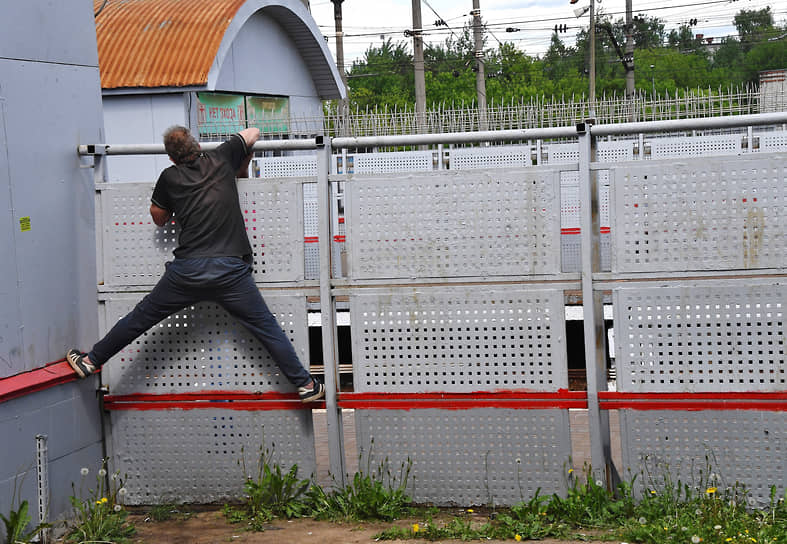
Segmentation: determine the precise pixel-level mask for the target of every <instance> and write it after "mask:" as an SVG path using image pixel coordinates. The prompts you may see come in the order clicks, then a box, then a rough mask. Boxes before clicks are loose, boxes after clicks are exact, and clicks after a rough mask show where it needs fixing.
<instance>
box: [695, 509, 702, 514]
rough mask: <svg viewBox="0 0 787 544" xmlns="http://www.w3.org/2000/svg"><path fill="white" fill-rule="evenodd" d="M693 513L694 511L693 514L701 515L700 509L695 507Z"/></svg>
mask: <svg viewBox="0 0 787 544" xmlns="http://www.w3.org/2000/svg"><path fill="white" fill-rule="evenodd" d="M694 513H695V514H697V515H698V516H701V515H702V510H700V509H699V508H697V509H696V510H695V511H694Z"/></svg>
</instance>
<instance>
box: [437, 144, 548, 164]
mask: <svg viewBox="0 0 787 544" xmlns="http://www.w3.org/2000/svg"><path fill="white" fill-rule="evenodd" d="M446 153H448V154H449V157H450V159H449V161H450V162H449V164H450V168H451V170H474V169H478V168H521V167H523V166H532V165H533V160H534V158H535V148H534V147H533V146H530V145H507V146H495V147H457V148H455V149H451V150H450V151H446Z"/></svg>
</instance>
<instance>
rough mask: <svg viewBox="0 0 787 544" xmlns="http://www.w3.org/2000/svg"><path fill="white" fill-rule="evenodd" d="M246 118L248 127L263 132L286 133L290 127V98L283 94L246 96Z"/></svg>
mask: <svg viewBox="0 0 787 544" xmlns="http://www.w3.org/2000/svg"><path fill="white" fill-rule="evenodd" d="M246 118H247V119H248V122H249V126H250V127H257V128H259V129H260V132H262V133H263V134H268V133H287V132H289V129H290V126H289V125H290V99H289V98H287V97H284V96H247V97H246Z"/></svg>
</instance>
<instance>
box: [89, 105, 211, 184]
mask: <svg viewBox="0 0 787 544" xmlns="http://www.w3.org/2000/svg"><path fill="white" fill-rule="evenodd" d="M188 96H190V94H189V93H186V94H185V95H184V93H182V92H178V93H167V94H133V95H111V96H109V95H108V96H104V125H105V126H106V130H107V139H106V141H107V142H109V143H112V144H139V143H146V144H153V143H161V137H162V135H163V134H164V131H165V130H166V129H167V127H170V126H172V125H186V126H189V120H188V106H187V104H186V102H185V101H186V100H187V98H188ZM195 132H196V130H195ZM171 164H172V163H171V162H170V161H169V159H168V158H167V157H166V156H164V155H148V156H145V155H137V156H131V157H109V158H108V159H107V181H148V182H149V181H155V180H156V179H158V175H159V174H160V173H161V171H162V170H163V169H164V168H166V167H167V166H170V165H171Z"/></svg>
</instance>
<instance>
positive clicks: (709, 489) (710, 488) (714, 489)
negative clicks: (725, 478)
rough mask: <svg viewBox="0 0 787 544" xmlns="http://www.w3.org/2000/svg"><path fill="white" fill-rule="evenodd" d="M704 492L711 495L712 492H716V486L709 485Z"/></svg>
mask: <svg viewBox="0 0 787 544" xmlns="http://www.w3.org/2000/svg"><path fill="white" fill-rule="evenodd" d="M705 493H707V494H708V495H713V494H714V493H716V488H715V487H709V488H708V489H706V490H705Z"/></svg>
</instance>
